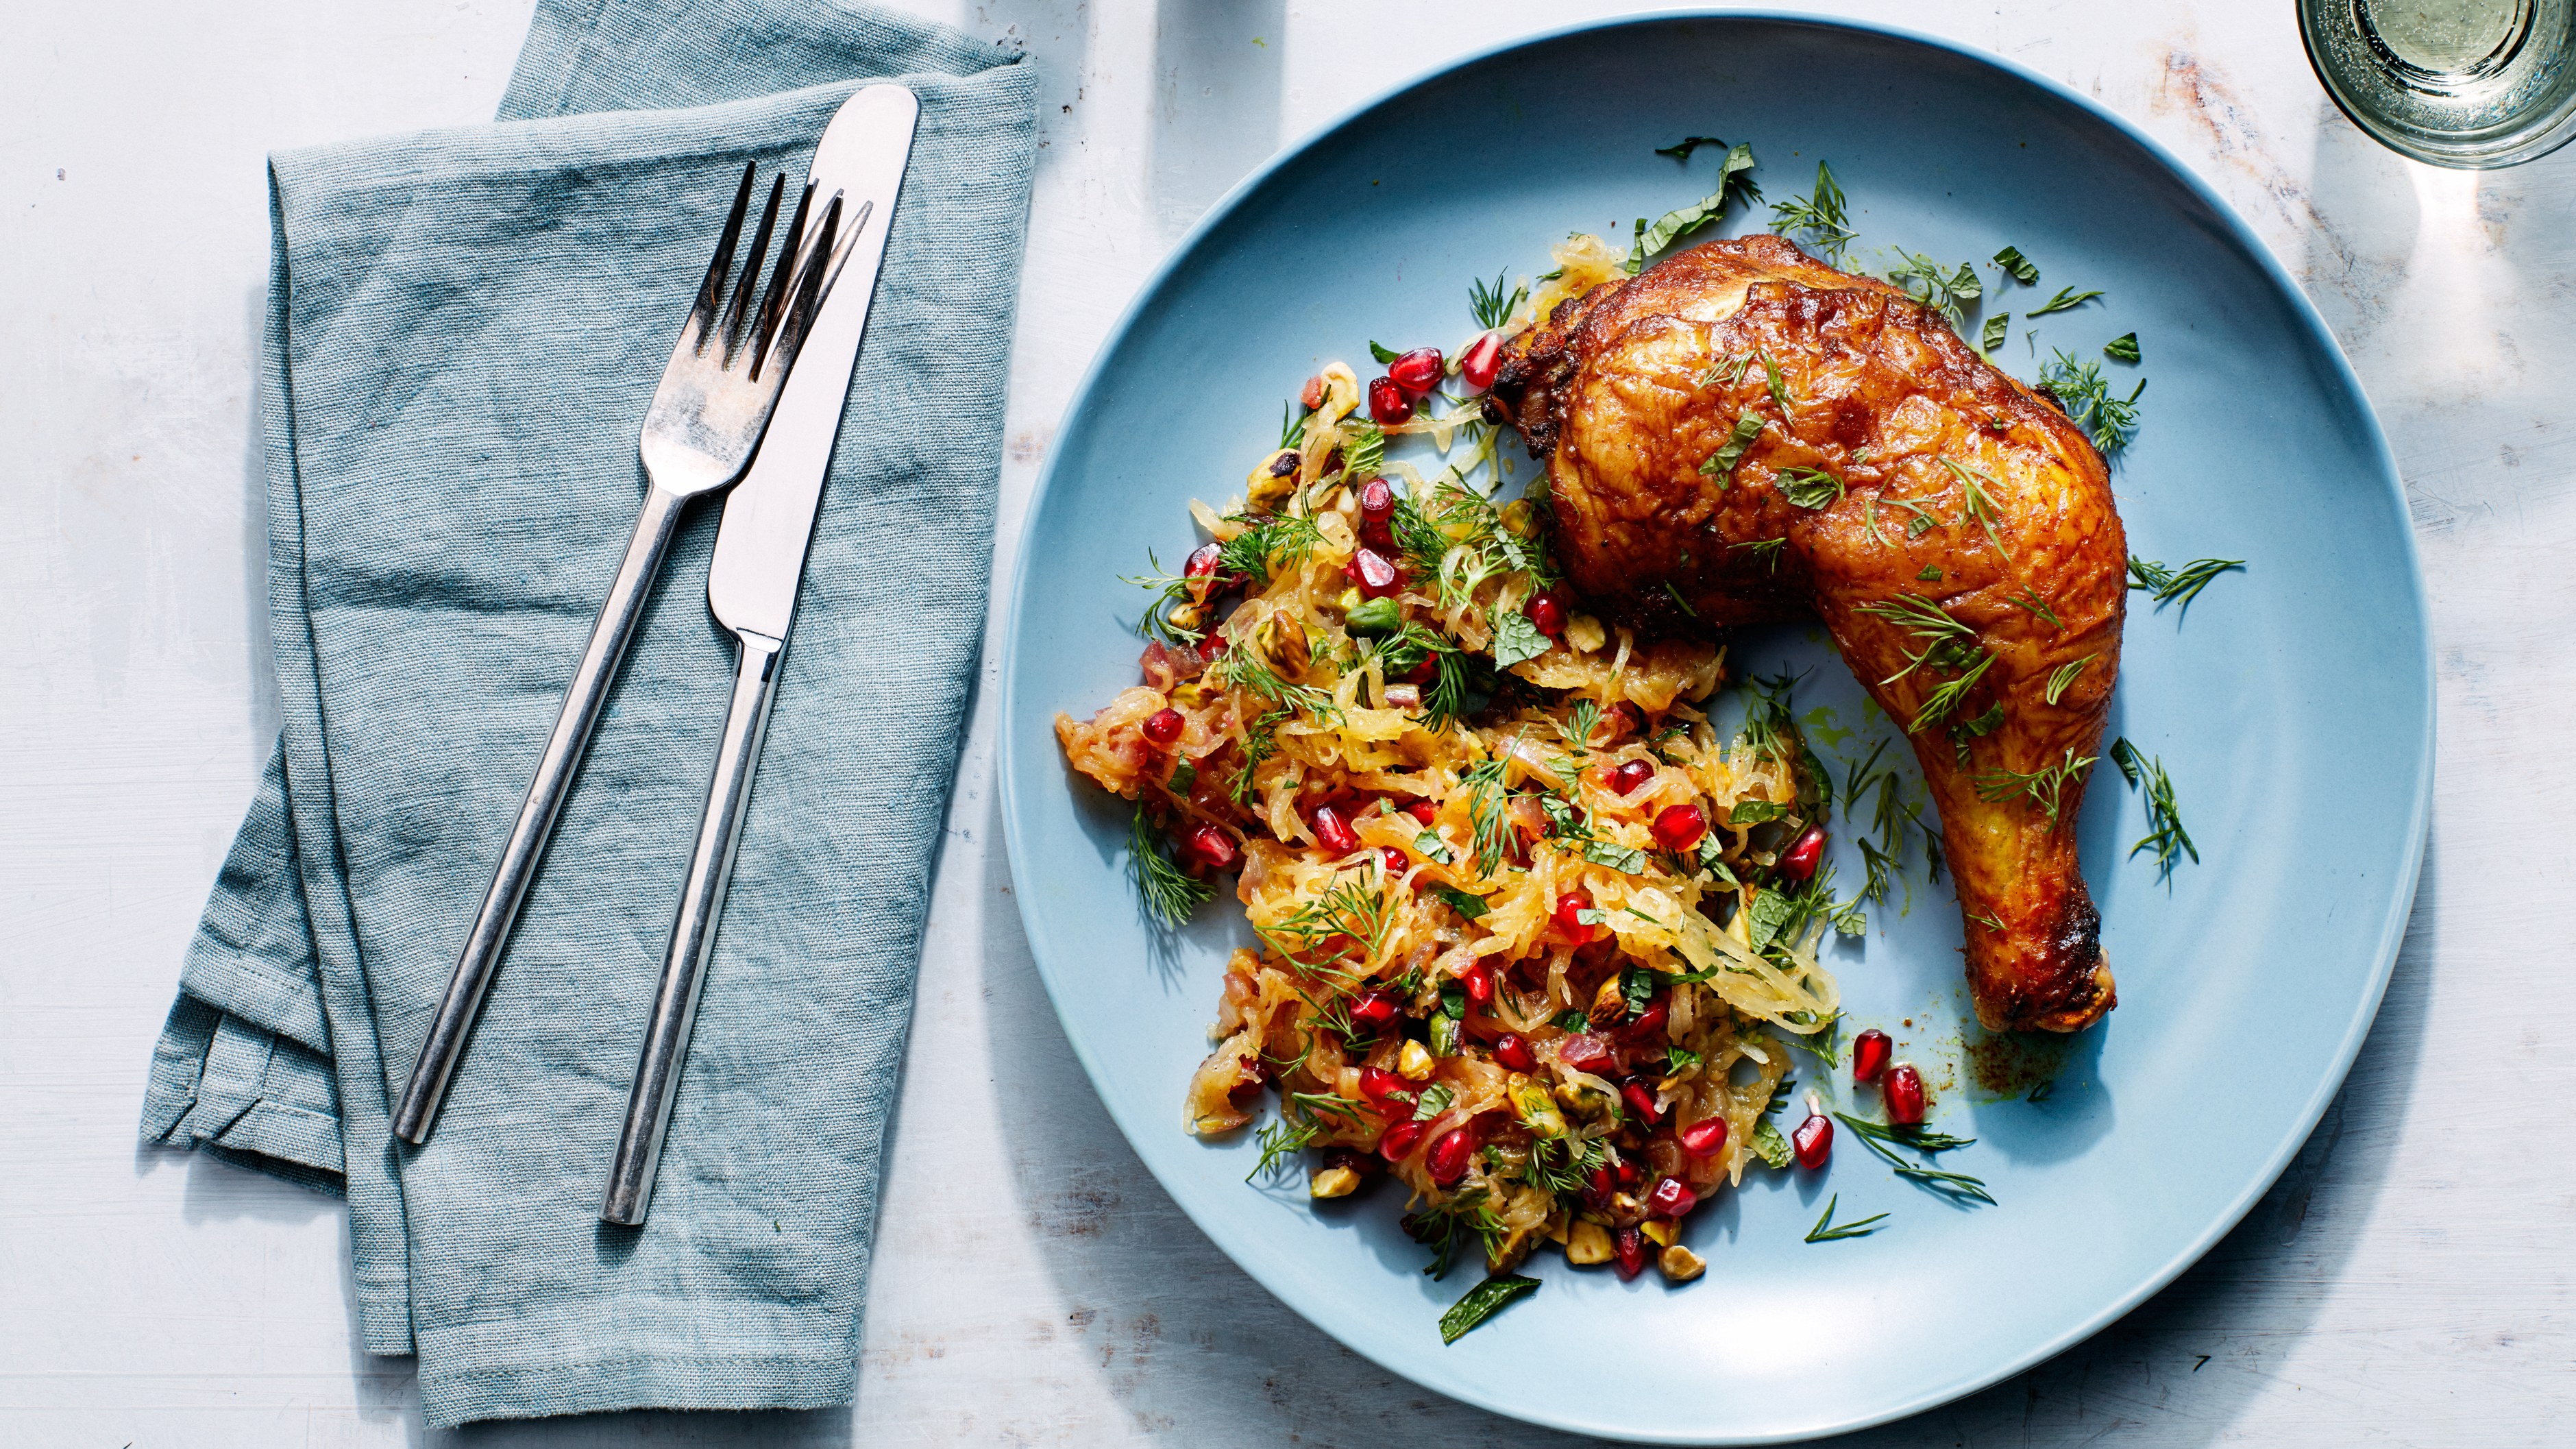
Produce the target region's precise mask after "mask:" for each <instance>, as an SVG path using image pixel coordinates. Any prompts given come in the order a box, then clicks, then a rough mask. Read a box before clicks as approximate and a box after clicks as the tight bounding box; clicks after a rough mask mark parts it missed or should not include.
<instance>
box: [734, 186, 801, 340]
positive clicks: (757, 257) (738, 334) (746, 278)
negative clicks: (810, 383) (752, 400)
mask: <svg viewBox="0 0 2576 1449" xmlns="http://www.w3.org/2000/svg"><path fill="white" fill-rule="evenodd" d="M786 190H787V176H786V174H785V173H784V172H781V173H780V174H778V175H777V176H773V177H771V178H770V181H769V200H768V202H767V203H765V204H764V205H763V206H762V207H761V208H760V229H759V230H758V231H756V232H753V233H752V236H751V251H750V254H749V255H748V256H746V257H745V258H744V259H743V264H742V279H741V280H740V281H737V282H735V283H734V286H733V306H732V307H731V308H730V309H728V310H727V312H726V315H725V324H724V365H725V366H727V367H731V366H733V360H734V358H735V357H736V356H738V355H740V353H741V351H742V340H743V338H742V329H743V322H744V319H745V318H746V317H748V316H749V315H750V312H751V294H752V293H753V292H754V291H755V290H757V289H758V287H759V286H760V272H761V263H763V262H765V261H767V260H768V259H769V234H770V232H772V231H773V230H775V229H776V228H777V226H778V198H779V197H780V196H781V195H782V194H784V193H785V191H786Z"/></svg>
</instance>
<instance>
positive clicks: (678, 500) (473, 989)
mask: <svg viewBox="0 0 2576 1449" xmlns="http://www.w3.org/2000/svg"><path fill="white" fill-rule="evenodd" d="M687 505H688V499H687V498H685V497H683V496H681V495H679V494H676V493H670V492H666V491H664V490H663V489H661V488H659V487H653V488H648V489H647V490H646V491H645V494H644V507H643V509H642V511H640V512H639V513H637V515H636V517H635V536H634V538H633V539H631V540H630V541H628V543H627V545H626V557H625V559H624V561H622V562H621V563H619V565H618V566H617V578H616V581H615V582H613V583H611V584H610V585H609V588H608V599H607V602H605V603H603V604H601V605H600V606H599V621H598V622H597V623H595V624H593V625H591V626H590V643H589V645H588V646H587V647H585V648H584V649H583V650H582V654H581V664H580V666H579V667H578V668H576V669H575V670H574V671H573V676H572V684H571V686H570V687H569V688H568V689H566V690H565V691H564V702H563V713H562V714H560V715H558V716H557V717H556V719H555V730H554V733H553V734H552V735H551V736H549V737H548V738H547V740H546V749H545V753H544V754H542V755H540V756H538V758H537V774H536V778H535V779H533V780H531V781H529V782H528V795H527V798H526V799H525V800H523V801H521V802H520V804H519V819H518V823H516V824H515V825H512V826H511V827H510V838H509V839H508V840H507V841H505V842H503V844H502V846H501V861H500V864H498V865H497V866H494V867H493V870H492V885H491V888H490V889H488V890H486V891H485V892H484V893H483V907H482V909H481V910H480V911H477V912H476V913H475V916H474V925H473V928H472V929H470V930H468V931H467V932H466V933H465V945H464V948H463V949H462V950H460V951H459V952H458V953H457V956H456V974H455V975H453V976H451V977H449V978H448V982H447V995H446V996H445V997H444V998H442V999H441V1000H440V1001H439V1003H438V1014H437V1015H436V1016H435V1017H433V1018H431V1020H430V1026H429V1035H428V1037H427V1038H426V1039H425V1040H423V1041H422V1042H421V1045H420V1060H419V1062H418V1063H417V1064H416V1065H414V1066H413V1068H412V1072H411V1081H410V1083H409V1084H408V1085H406V1086H405V1087H404V1088H403V1094H402V1100H401V1102H400V1103H399V1104H398V1105H397V1106H396V1107H395V1109H394V1123H393V1127H394V1135H395V1136H396V1137H399V1138H401V1139H402V1140H403V1141H405V1142H408V1143H411V1144H412V1145H414V1146H418V1145H419V1144H421V1143H423V1142H426V1141H428V1140H429V1129H430V1125H431V1124H432V1123H434V1122H436V1121H437V1120H438V1108H439V1104H440V1103H441V1102H442V1101H444V1100H445V1099H446V1097H447V1084H448V1082H449V1081H450V1080H451V1079H453V1078H454V1076H455V1075H456V1064H457V1062H458V1061H459V1060H460V1059H462V1058H463V1057H464V1055H465V1041H466V1037H467V1036H468V1035H469V1034H470V1033H471V1032H472V1031H473V1029H474V1017H475V1014H476V1013H477V1012H479V1011H481V1010H482V1009H483V992H484V990H485V988H487V987H489V986H490V985H491V984H492V975H493V973H494V972H495V971H496V970H498V969H499V968H500V965H501V948H502V947H503V946H504V945H506V944H508V942H509V939H510V926H511V924H512V923H513V922H515V921H516V920H517V919H518V917H519V904H520V902H522V901H524V900H526V899H527V895H528V885H529V883H530V882H531V881H533V880H534V879H535V878H536V873H537V858H538V857H539V856H541V855H543V854H544V853H545V848H546V838H547V837H548V836H549V835H552V834H553V833H554V828H555V816H556V814H557V813H558V812H559V811H561V810H562V809H563V802H564V797H565V796H566V795H568V794H570V793H571V790H572V778H573V772H574V771H575V770H576V769H578V768H579V767H580V765H581V756H582V751H583V750H584V749H586V748H587V747H588V746H589V744H590V732H591V730H592V728H593V727H595V726H596V725H597V724H598V723H599V716H600V712H601V710H602V709H604V708H605V707H606V705H607V703H608V688H609V686H610V685H611V684H613V683H615V682H616V680H617V666H618V664H619V663H620V662H621V661H622V660H624V659H625V657H626V646H627V645H628V644H629V643H630V642H632V641H633V639H634V638H635V628H636V625H638V624H640V623H641V622H643V619H644V605H645V603H646V601H648V600H649V599H650V598H651V597H652V595H653V580H654V579H655V578H656V577H657V576H658V575H660V573H661V572H662V561H663V559H664V558H665V557H667V556H668V555H669V554H670V552H671V538H672V535H673V534H674V533H676V532H677V531H678V528H679V523H680V513H681V510H682V509H684V508H685V507H687Z"/></svg>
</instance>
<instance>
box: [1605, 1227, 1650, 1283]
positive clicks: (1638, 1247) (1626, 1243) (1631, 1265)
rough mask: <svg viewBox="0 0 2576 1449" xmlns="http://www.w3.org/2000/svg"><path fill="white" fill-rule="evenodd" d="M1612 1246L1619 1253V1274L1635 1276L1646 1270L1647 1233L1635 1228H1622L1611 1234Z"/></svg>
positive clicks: (1626, 1276) (1625, 1276)
mask: <svg viewBox="0 0 2576 1449" xmlns="http://www.w3.org/2000/svg"><path fill="white" fill-rule="evenodd" d="M1610 1244H1611V1247H1612V1248H1613V1249H1614V1250H1616V1251H1617V1253H1618V1255H1619V1276H1620V1277H1621V1278H1623V1279H1626V1278H1634V1277H1636V1276H1637V1275H1638V1274H1640V1273H1643V1272H1645V1271H1646V1235H1645V1234H1644V1233H1641V1232H1639V1231H1637V1230H1636V1229H1635V1228H1621V1229H1620V1230H1619V1231H1618V1232H1616V1233H1614V1234H1612V1235H1611V1238H1610Z"/></svg>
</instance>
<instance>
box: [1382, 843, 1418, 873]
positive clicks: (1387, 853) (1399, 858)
mask: <svg viewBox="0 0 2576 1449" xmlns="http://www.w3.org/2000/svg"><path fill="white" fill-rule="evenodd" d="M1377 859H1378V864H1380V865H1382V866H1384V867H1386V873H1387V874H1388V875H1402V874H1404V873H1405V872H1406V871H1408V870H1411V869H1413V860H1412V858H1411V857H1409V856H1407V855H1406V854H1405V853H1404V852H1403V851H1401V850H1398V849H1396V848H1395V847H1394V846H1392V845H1382V846H1379V847H1378V852H1377Z"/></svg>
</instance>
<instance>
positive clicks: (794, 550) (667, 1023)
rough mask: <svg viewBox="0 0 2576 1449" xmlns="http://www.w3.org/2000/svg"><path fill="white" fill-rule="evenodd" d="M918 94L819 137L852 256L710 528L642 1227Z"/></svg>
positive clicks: (646, 1048) (648, 1102)
mask: <svg viewBox="0 0 2576 1449" xmlns="http://www.w3.org/2000/svg"><path fill="white" fill-rule="evenodd" d="M919 116H920V103H919V102H918V101H917V100H916V99H915V98H914V96H913V94H912V92H911V91H909V90H906V89H905V88H903V87H902V86H899V85H872V86H866V87H863V88H861V89H860V90H858V91H857V92H855V93H853V94H852V95H851V97H850V98H849V100H847V101H845V102H843V103H842V105H841V108H840V110H839V111H838V112H836V113H835V114H834V115H833V117H832V123H831V125H830V126H829V127H827V128H825V130H824V132H823V140H822V143H821V144H820V145H819V146H818V147H817V148H816V149H815V152H814V165H813V172H812V180H813V182H814V184H815V194H816V195H817V196H830V195H834V194H837V195H838V196H839V197H840V199H841V206H842V208H843V214H844V215H847V216H849V217H851V218H852V221H851V223H850V224H851V226H852V227H854V228H855V232H854V233H852V234H849V235H847V236H846V237H844V238H836V239H835V241H834V244H835V245H836V246H842V245H846V246H847V247H849V252H848V256H847V260H846V261H843V262H841V263H840V266H841V272H840V274H839V277H838V279H837V280H836V281H835V282H834V283H833V285H832V292H831V295H830V296H829V297H828V298H827V299H826V300H825V301H824V303H823V307H822V311H821V313H820V315H819V316H817V317H816V319H815V322H814V328H813V331H812V332H811V333H809V334H808V335H807V337H806V339H805V344H804V349H803V351H802V353H801V354H800V355H799V357H798V359H797V366H796V369H795V371H793V372H791V373H789V374H788V378H787V385H786V388H785V390H784V391H783V392H782V393H781V394H780V395H779V399H778V407H777V411H776V412H774V413H773V414H772V415H771V417H770V422H769V431H768V433H767V434H766V435H765V436H764V437H763V438H762V440H761V446H760V452H759V453H758V455H756V456H755V457H754V458H753V459H752V464H751V471H750V472H749V473H747V474H746V475H744V477H743V480H742V482H740V483H739V484H736V485H735V487H734V491H733V493H732V495H731V496H730V497H728V498H727V499H726V500H725V509H724V521H723V523H722V525H721V526H719V527H718V529H717V530H716V549H715V561H714V564H713V565H712V566H711V567H710V568H709V570H708V573H707V607H708V608H709V609H711V610H712V611H713V612H714V613H715V616H716V619H717V621H718V622H720V623H722V624H723V625H724V626H725V627H726V628H727V629H729V630H731V631H732V633H733V636H734V645H735V662H734V687H733V697H732V699H731V701H730V702H729V703H728V704H727V706H726V711H725V726H724V733H723V735H722V737H721V742H720V743H719V745H718V748H717V752H716V763H715V769H714V772H713V775H712V777H711V778H710V779H709V780H708V783H707V805H706V812H705V814H704V815H703V816H702V817H701V818H700V820H699V822H698V836H697V843H696V845H695V847H694V849H693V850H692V851H691V854H690V859H689V870H688V875H687V877H686V879H685V880H684V881H683V883H682V886H681V890H680V902H679V906H678V908H677V909H676V910H675V911H674V912H673V915H672V921H671V939H670V943H669V945H668V947H667V948H666V950H665V952H664V955H663V962H662V977H661V981H660V984H659V986H658V988H657V989H656V993H655V996H654V1001H653V1011H652V1015H651V1016H650V1017H649V1018H648V1019H647V1020H646V1022H645V1028H644V1041H643V1045H642V1048H641V1049H640V1050H639V1051H638V1053H637V1056H636V1064H635V1082H634V1085H633V1086H632V1087H631V1088H630V1089H629V1091H628V1093H627V1101H626V1118H625V1123H624V1126H623V1128H622V1129H621V1131H620V1133H619V1136H618V1142H617V1151H616V1155H615V1156H614V1157H613V1158H612V1159H611V1162H610V1165H609V1172H608V1190H607V1192H606V1194H605V1195H604V1197H603V1199H602V1202H601V1205H600V1210H599V1216H600V1219H601V1220H602V1221H603V1222H608V1223H613V1224H617V1225H620V1226H630V1227H631V1226H639V1225H641V1224H642V1223H643V1222H644V1219H645V1215H646V1213H647V1212H648V1211H649V1210H650V1209H651V1207H652V1201H653V1179H654V1176H655V1174H656V1172H657V1171H658V1169H659V1168H660V1165H661V1155H662V1141H663V1137H664V1134H665V1132H666V1131H667V1130H668V1128H669V1126H670V1120H671V1104H672V1101H673V1100H674V1098H675V1096H676V1094H677V1091H678V1087H679V1080H680V1071H681V1066H682V1063H683V1062H684V1060H685V1059H686V1057H687V1055H688V1047H689V1033H690V1030H691V1029H692V1027H693V1026H694V1025H695V1024H696V1017H697V1009H698V991H699V988H700V987H701V986H702V985H703V984H704V983H705V981H706V971H707V964H708V960H709V958H710V956H711V954H712V952H713V949H714V946H715V938H716V924H717V921H718V920H719V918H720V917H721V916H722V914H723V912H724V896H725V887H726V885H727V883H728V882H729V880H730V878H731V876H732V873H733V857H734V847H735V845H736V844H737V842H738V841H739V840H740V839H741V835H742V821H743V814H744V811H745V809H746V808H747V806H748V805H749V803H750V797H751V784H752V776H753V773H754V772H755V770H756V769H757V768H758V766H759V762H760V747H761V743H762V739H763V736H764V734H765V733H766V731H767V728H768V724H769V706H770V704H771V702H772V701H773V700H775V699H776V698H777V689H776V686H777V682H778V663H779V658H780V655H781V654H782V653H783V652H784V651H785V649H786V647H787V633H788V629H789V627H790V625H791V624H792V623H793V622H794V619H795V614H796V594H797V589H798V587H799V585H800V584H801V583H802V582H803V580H804V575H805V552H806V548H807V545H808V544H810V543H811V542H812V540H813V535H814V516H815V513H816V512H817V511H818V510H819V509H820V508H821V506H822V502H823V482H824V478H825V476H826V475H827V474H828V473H829V472H830V469H831V463H832V451H833V448H834V446H835V444H836V443H837V442H838V440H839V435H840V428H841V414H842V410H843V408H844V407H845V406H846V405H847V402H848V399H849V390H850V381H851V377H852V375H853V373H854V371H855V369H856V366H857V363H858V355H859V344H860V343H861V341H862V340H864V338H865V337H866V335H867V324H868V311H869V305H870V303H871V302H873V301H874V299H875V296H876V284H877V273H878V271H879V269H880V266H881V264H882V263H883V261H884V257H885V245H886V237H887V235H888V233H889V232H890V231H891V229H892V227H893V224H894V213H895V200H896V196H897V194H898V193H899V192H900V191H901V189H902V186H903V175H904V168H905V166H906V165H907V164H908V163H909V162H910V160H911V156H912V136H913V128H914V125H915V123H916V122H917V120H918V119H919Z"/></svg>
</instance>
